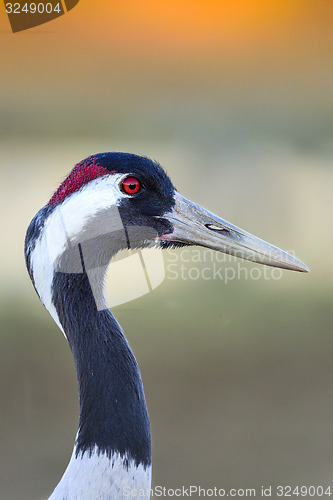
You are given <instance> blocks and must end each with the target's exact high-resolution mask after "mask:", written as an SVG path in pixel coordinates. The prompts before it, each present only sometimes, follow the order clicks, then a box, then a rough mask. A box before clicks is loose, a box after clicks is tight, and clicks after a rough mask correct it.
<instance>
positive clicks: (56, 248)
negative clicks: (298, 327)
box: [25, 152, 308, 500]
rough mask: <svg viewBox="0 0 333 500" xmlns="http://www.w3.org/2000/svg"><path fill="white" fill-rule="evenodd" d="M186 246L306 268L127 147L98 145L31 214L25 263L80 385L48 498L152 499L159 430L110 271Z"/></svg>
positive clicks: (89, 499) (275, 264)
mask: <svg viewBox="0 0 333 500" xmlns="http://www.w3.org/2000/svg"><path fill="white" fill-rule="evenodd" d="M186 245H200V246H203V247H207V248H211V249H214V250H217V251H220V252H224V253H228V254H232V255H235V256H237V257H241V258H243V259H247V260H250V261H253V262H260V263H262V264H266V265H269V266H276V267H280V268H284V269H290V270H295V271H301V272H307V271H308V268H307V267H306V266H305V265H304V264H303V263H302V262H300V261H299V260H297V259H296V258H295V257H293V256H291V255H289V254H287V253H285V252H283V251H282V250H280V249H279V248H277V247H274V246H272V245H270V244H269V243H266V242H265V241H263V240H261V239H259V238H256V237H255V236H253V235H251V234H249V233H247V232H245V231H243V230H242V229H240V228H238V227H236V226H234V225H232V224H230V223H229V222H227V221H225V220H223V219H221V218H219V217H217V216H216V215H214V214H212V213H211V212H209V211H208V210H206V209H204V208H202V207H200V206H199V205H196V204H195V203H193V202H191V201H189V200H187V199H186V198H184V197H183V196H182V195H181V194H180V193H179V192H178V191H177V190H176V189H175V187H174V186H173V184H172V182H171V180H170V178H169V177H168V176H167V174H166V173H165V171H164V170H163V168H162V167H161V166H160V165H159V164H158V163H157V162H155V161H152V160H151V159H149V158H146V157H143V156H138V155H134V154H129V153H119V152H110V153H99V154H95V155H93V156H90V157H88V158H86V159H85V160H83V161H81V162H80V163H78V164H77V165H76V166H75V167H74V168H73V170H72V171H71V172H70V174H69V175H68V177H66V178H65V180H64V181H63V182H62V183H61V184H60V186H59V188H58V189H57V190H56V191H55V193H54V194H53V195H52V197H51V199H50V200H49V202H48V203H47V204H46V205H45V206H44V207H43V208H42V209H41V210H40V211H39V212H38V213H37V214H36V215H35V217H34V218H33V219H32V221H31V223H30V225H29V227H28V230H27V234H26V239H25V257H26V265H27V269H28V272H29V275H30V278H31V280H32V283H33V285H34V288H35V290H36V292H37V294H38V296H39V298H40V300H41V301H42V303H43V304H44V306H45V307H46V308H47V310H48V311H49V313H50V314H51V316H52V317H53V319H54V320H55V322H56V323H57V325H58V326H59V328H60V329H61V330H62V332H63V333H64V335H65V337H66V339H67V341H68V343H69V346H70V348H71V351H72V354H73V359H74V363H75V368H76V374H77V382H78V392H79V425H78V431H77V435H76V439H75V444H74V449H73V453H72V456H71V458H70V461H69V464H68V466H67V468H66V470H65V472H64V475H63V476H62V478H61V480H60V482H59V483H58V485H57V486H56V488H55V489H54V491H53V493H52V494H51V496H50V498H49V500H63V499H68V500H76V499H77V500H92V499H101V500H107V499H110V500H118V499H122V498H124V497H125V496H126V495H125V488H126V492H129V494H130V495H132V496H130V497H131V498H134V497H135V496H133V495H134V494H133V492H135V491H140V498H145V499H147V500H148V499H149V496H150V484H151V435H150V424H149V417H148V412H147V407H146V401H145V395H144V390H143V385H142V380H141V375H140V371H139V367H138V364H137V362H136V360H135V357H134V355H133V353H132V351H131V349H130V347H129V345H128V342H127V340H126V338H125V336H124V333H123V331H122V329H121V327H120V325H119V324H118V322H117V321H116V319H115V318H114V316H113V315H112V313H111V312H110V310H109V309H108V305H107V302H106V299H105V295H104V288H103V286H104V278H105V273H106V270H107V267H108V264H109V262H110V260H111V259H112V258H113V257H114V256H115V255H116V254H117V253H118V252H119V251H121V250H124V249H125V250H126V249H129V250H130V249H140V248H148V247H159V248H169V247H180V246H186ZM126 279H128V278H126ZM129 286H130V281H129ZM131 492H132V493H131Z"/></svg>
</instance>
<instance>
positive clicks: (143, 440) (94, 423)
mask: <svg viewBox="0 0 333 500" xmlns="http://www.w3.org/2000/svg"><path fill="white" fill-rule="evenodd" d="M52 301H53V303H54V305H55V307H56V310H57V314H58V316H59V319H60V322H61V324H62V326H63V328H64V331H65V333H66V336H67V338H68V342H69V344H70V347H71V350H72V353H73V357H74V361H75V366H76V372H77V380H78V389H79V398H80V421H79V430H78V436H77V441H76V454H77V455H79V454H80V453H82V454H83V453H85V452H88V453H91V452H92V450H93V449H94V448H95V447H96V446H97V449H98V450H99V451H100V452H102V453H106V454H107V455H108V456H109V457H111V456H112V454H113V453H120V454H121V456H124V455H127V457H128V458H130V459H133V460H134V461H135V463H136V464H137V465H138V464H139V463H141V464H143V465H144V466H148V465H150V463H151V444H150V426H149V418H148V413H147V408H146V402H145V397H144V392H143V385H142V381H141V376H140V371H139V368H138V365H137V362H136V360H135V358H134V355H133V353H132V351H131V349H130V347H129V345H128V343H127V341H126V339H125V337H124V335H123V333H122V331H121V328H120V326H119V324H118V323H117V321H116V320H115V318H114V317H113V316H112V314H111V313H110V311H109V310H102V311H99V310H97V307H96V303H95V300H94V296H93V293H92V290H91V287H90V283H89V279H88V276H87V274H86V273H85V272H83V273H81V274H65V273H59V272H58V273H55V274H54V279H53V283H52Z"/></svg>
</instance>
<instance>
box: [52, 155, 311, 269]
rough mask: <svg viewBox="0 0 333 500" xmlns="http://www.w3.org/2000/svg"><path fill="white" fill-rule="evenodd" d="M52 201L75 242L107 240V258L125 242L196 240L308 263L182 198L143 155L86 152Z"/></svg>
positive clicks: (292, 265)
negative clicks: (86, 156)
mask: <svg viewBox="0 0 333 500" xmlns="http://www.w3.org/2000/svg"><path fill="white" fill-rule="evenodd" d="M49 207H51V208H52V207H60V208H61V213H62V215H61V221H62V224H63V225H65V232H66V235H67V241H70V247H71V248H73V246H75V244H76V243H82V242H84V243H85V245H86V246H88V247H89V246H91V247H92V248H94V249H95V250H94V251H92V252H91V253H92V254H94V255H95V256H96V255H97V254H98V249H97V247H98V244H99V242H101V241H102V240H103V241H104V243H103V245H101V247H103V251H102V252H100V254H101V253H102V254H103V256H104V260H105V264H107V263H108V261H109V260H110V258H111V257H112V256H113V255H114V254H115V253H116V252H117V251H119V250H121V249H123V248H126V247H128V248H142V247H148V246H154V245H158V246H160V247H162V248H165V247H170V246H183V245H199V246H203V247H207V248H211V249H214V250H217V251H220V252H224V253H227V254H231V255H235V256H237V257H240V258H242V259H246V260H250V261H253V262H258V263H261V264H266V265H269V266H274V267H280V268H284V269H290V270H295V271H302V272H307V271H309V269H308V268H307V266H305V264H303V263H302V262H300V261H299V260H297V259H296V258H295V257H293V256H291V255H289V254H287V253H286V252H284V251H282V250H280V249H279V248H277V247H275V246H273V245H271V244H269V243H267V242H265V241H263V240H261V239H259V238H257V237H255V236H253V235H252V234H250V233H248V232H246V231H244V230H243V229H240V228H238V227H236V226H234V225H233V224H231V223H229V222H227V221H225V220H223V219H221V218H220V217H217V216H216V215H214V214H213V213H211V212H209V211H208V210H206V209H204V208H202V207H200V206H199V205H197V204H195V203H193V202H191V201H189V200H187V199H186V198H184V197H183V196H182V195H181V194H179V193H178V191H177V190H176V189H175V187H174V186H173V184H172V182H171V180H170V179H169V177H168V176H167V174H166V173H165V171H164V170H163V169H162V167H161V166H160V165H159V164H158V163H157V162H154V161H152V160H150V159H148V158H146V157H142V156H137V155H133V154H127V153H102V154H97V155H94V156H91V157H89V158H87V159H85V160H83V161H82V162H81V163H79V164H78V165H76V167H75V168H74V169H73V170H72V172H71V173H70V175H69V176H68V177H67V178H66V179H65V180H64V182H63V183H62V184H61V185H60V187H59V188H58V189H57V191H56V192H55V193H54V195H53V196H52V198H51V199H50V201H49ZM89 242H90V243H89ZM107 242H109V243H107ZM106 246H107V247H108V248H109V250H108V251H106V250H105V247H106ZM67 261H68V258H67ZM69 261H73V259H72V258H70V259H69ZM62 262H63V260H62Z"/></svg>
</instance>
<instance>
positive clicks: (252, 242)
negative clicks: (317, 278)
mask: <svg viewBox="0 0 333 500" xmlns="http://www.w3.org/2000/svg"><path fill="white" fill-rule="evenodd" d="M163 217H164V218H166V219H167V220H169V221H170V222H171V224H172V225H173V232H172V233H171V234H165V235H162V236H160V237H159V240H160V241H166V242H170V243H173V242H174V243H185V244H188V245H199V246H203V247H207V248H211V249H213V250H218V251H219V252H224V253H227V254H230V255H235V256H236V257H240V258H242V259H245V260H250V261H252V262H258V263H260V264H266V265H267V266H273V267H280V268H283V269H290V270H293V271H301V272H309V268H308V267H307V266H306V265H305V264H303V262H301V261H299V260H297V259H296V258H295V257H293V256H291V255H289V254H288V253H286V252H284V251H283V250H280V248H277V247H275V246H273V245H271V244H270V243H267V242H266V241H263V240H261V239H260V238H257V237H256V236H253V235H252V234H250V233H247V232H246V231H243V229H240V228H239V227H236V226H234V225H233V224H230V222H227V221H225V220H223V219H220V217H217V216H216V215H214V214H213V213H211V212H209V211H208V210H206V209H205V208H202V207H200V206H199V205H196V204H195V203H192V202H191V201H190V200H187V199H186V198H184V197H183V196H181V195H180V194H179V193H177V192H176V193H175V205H174V207H173V211H172V212H171V213H170V214H166V215H164V216H163Z"/></svg>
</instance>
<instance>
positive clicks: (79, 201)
mask: <svg viewBox="0 0 333 500" xmlns="http://www.w3.org/2000/svg"><path fill="white" fill-rule="evenodd" d="M124 177H127V175H124V174H113V175H112V174H110V175H106V176H102V177H98V178H97V179H95V180H93V181H90V182H89V183H88V184H86V185H84V186H83V187H82V188H81V189H80V191H77V192H75V193H73V194H72V195H70V196H69V197H68V198H67V199H65V200H64V201H63V202H62V203H61V204H59V205H58V206H57V207H56V208H55V209H54V211H53V212H52V213H51V214H50V216H49V217H48V219H47V220H46V222H45V226H44V229H43V232H42V233H41V235H40V237H39V239H38V240H37V242H36V245H35V248H34V250H33V252H32V254H31V265H32V271H33V277H34V282H35V287H36V289H37V291H38V294H39V296H40V298H41V301H42V302H43V304H44V305H45V307H46V308H47V309H48V310H49V312H50V314H51V316H52V317H53V319H54V320H55V321H56V323H57V325H58V326H59V328H60V329H61V330H62V331H63V329H62V327H61V324H60V321H59V317H58V315H57V312H56V308H55V306H54V304H53V301H52V281H53V277H54V273H55V272H64V273H82V272H84V270H85V269H84V268H83V263H82V260H83V261H86V262H87V263H89V258H90V255H91V252H90V248H88V247H89V242H93V241H94V239H95V238H101V237H103V236H107V235H110V237H111V235H112V234H116V233H117V234H123V236H122V238H124V237H125V236H124V234H125V230H124V227H123V224H122V221H121V217H120V214H119V210H118V205H119V203H120V201H121V200H122V199H123V198H128V197H129V196H128V195H126V194H125V193H123V192H122V191H121V190H120V188H119V185H120V183H121V181H122V179H123V178H124ZM102 214H103V216H101V215H102ZM79 244H80V245H81V252H82V254H80V248H79ZM64 255H66V258H65V259H64V258H63V256H64ZM106 258H107V256H106ZM89 267H90V268H91V270H90V269H88V268H89ZM93 267H94V266H93V265H91V266H88V265H87V272H88V275H89V273H90V274H91V273H92V275H93V276H92V278H94V275H95V271H94V269H93ZM106 267H107V265H105V268H104V269H103V273H102V274H104V273H105V271H106ZM100 280H102V277H99V280H98V281H100ZM95 281H96V280H95V279H92V280H91V283H93V282H95ZM97 292H98V293H97ZM97 297H98V301H97V302H98V309H105V308H106V307H107V306H106V304H105V301H104V298H103V295H101V293H100V290H96V300H97Z"/></svg>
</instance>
